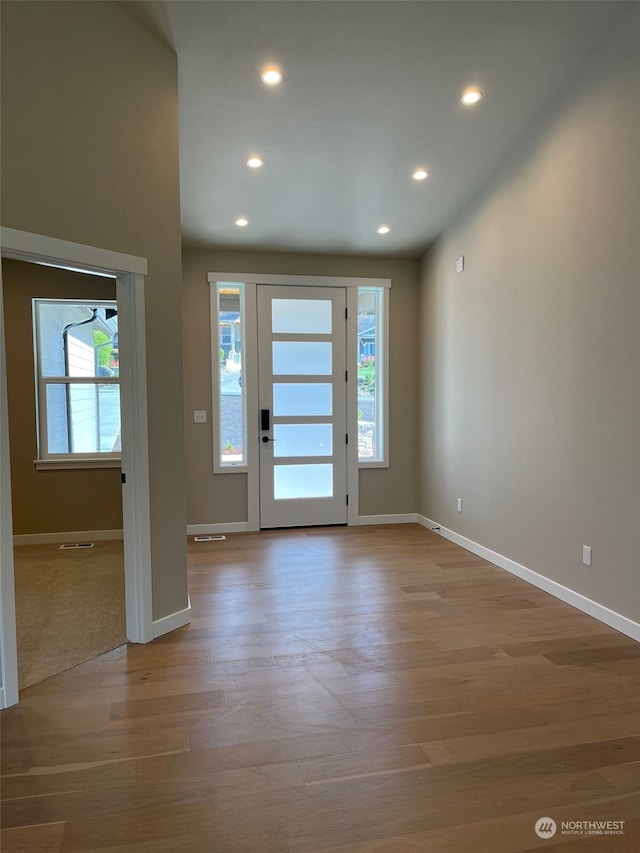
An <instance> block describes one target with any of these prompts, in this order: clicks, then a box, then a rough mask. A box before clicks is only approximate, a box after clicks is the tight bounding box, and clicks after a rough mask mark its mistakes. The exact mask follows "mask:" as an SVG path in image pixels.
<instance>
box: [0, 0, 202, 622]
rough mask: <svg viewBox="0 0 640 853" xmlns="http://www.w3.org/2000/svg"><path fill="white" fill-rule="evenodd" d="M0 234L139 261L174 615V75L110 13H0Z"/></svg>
mask: <svg viewBox="0 0 640 853" xmlns="http://www.w3.org/2000/svg"><path fill="white" fill-rule="evenodd" d="M2 119H3V121H2V223H3V225H5V226H8V227H11V228H18V229H22V230H25V231H33V232H35V233H39V234H45V235H48V236H52V237H57V238H60V239H64V240H71V241H74V242H77V243H85V244H88V245H91V246H99V247H101V248H105V249H110V250H114V251H118V252H125V253H127V254H131V255H138V256H142V257H145V258H147V259H148V262H149V275H148V277H147V283H146V321H147V361H148V403H149V417H150V448H149V462H150V471H151V496H150V497H151V533H152V576H153V616H154V618H155V619H158V618H160V617H162V616H165V615H168V614H169V613H173V612H175V611H178V610H181V609H183V608H184V607H185V606H186V604H187V580H186V545H185V524H186V512H185V506H186V500H185V494H186V486H185V470H184V418H183V383H182V324H181V286H180V276H181V271H180V263H181V259H180V210H179V180H178V103H177V62H176V57H175V55H174V54H173V53H171V51H169V50H168V49H167V48H166V47H164V46H163V45H161V44H160V43H159V42H157V41H156V40H155V39H154V38H153V36H151V35H150V34H149V33H148V32H147V31H146V30H145V29H144V28H143V27H142V26H141V25H140V24H138V23H137V22H136V21H134V20H133V19H132V18H131V17H130V16H129V15H127V14H126V13H125V12H124V11H123V10H122V9H120V8H119V7H118V6H117V5H116V4H115V3H111V2H95V3H73V2H70V3H65V2H61V3H59V2H32V3H3V4H2Z"/></svg>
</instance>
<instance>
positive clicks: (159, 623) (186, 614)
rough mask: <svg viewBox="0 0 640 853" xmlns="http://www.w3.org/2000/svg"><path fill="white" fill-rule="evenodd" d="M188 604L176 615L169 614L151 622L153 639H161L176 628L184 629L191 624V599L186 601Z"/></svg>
mask: <svg viewBox="0 0 640 853" xmlns="http://www.w3.org/2000/svg"><path fill="white" fill-rule="evenodd" d="M188 601H189V604H188V605H187V606H186V607H185V608H184V610H178V611H177V612H176V613H170V614H169V615H168V616H163V617H162V618H161V619H154V620H153V639H154V640H155V639H156V638H157V637H162V636H163V635H164V634H168V633H169V631H175V630H176V628H184V626H185V625H188V624H189V623H190V622H191V599H188Z"/></svg>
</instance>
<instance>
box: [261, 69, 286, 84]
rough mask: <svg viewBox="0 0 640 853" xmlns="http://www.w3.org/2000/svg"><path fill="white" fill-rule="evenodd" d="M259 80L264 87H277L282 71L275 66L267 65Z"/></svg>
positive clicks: (280, 81)
mask: <svg viewBox="0 0 640 853" xmlns="http://www.w3.org/2000/svg"><path fill="white" fill-rule="evenodd" d="M260 79H261V80H262V82H263V83H264V84H265V86H277V85H278V83H282V71H280V69H279V68H276V67H275V65H269V66H268V67H267V68H263V69H262V71H261V72H260Z"/></svg>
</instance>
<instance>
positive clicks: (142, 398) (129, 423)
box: [0, 227, 154, 707]
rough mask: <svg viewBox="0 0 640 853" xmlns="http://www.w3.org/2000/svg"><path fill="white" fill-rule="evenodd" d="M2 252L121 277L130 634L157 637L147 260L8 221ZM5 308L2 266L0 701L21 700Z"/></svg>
mask: <svg viewBox="0 0 640 853" xmlns="http://www.w3.org/2000/svg"><path fill="white" fill-rule="evenodd" d="M0 242H1V247H2V257H6V258H13V259H15V260H20V261H27V262H30V263H40V264H48V265H50V266H54V267H62V268H67V269H73V270H75V271H77V272H85V273H89V274H98V275H107V276H109V277H112V278H115V279H116V288H117V297H118V311H119V319H120V343H121V350H122V351H123V354H124V357H123V359H122V364H123V368H124V369H123V370H122V372H121V378H120V395H121V418H122V470H123V472H125V473H126V475H127V484H126V486H125V487H124V488H123V521H124V542H125V545H124V547H125V591H126V621H127V639H128V640H130V641H131V642H135V643H146V642H149V641H150V640H152V639H153V637H154V626H153V615H152V597H151V582H152V581H151V531H150V521H149V519H150V505H149V452H148V420H147V393H146V390H147V389H146V381H147V377H146V373H147V370H146V346H145V314H144V282H145V275H146V274H147V261H146V259H145V258H138V257H135V256H132V255H124V254H122V253H120V252H112V251H110V250H108V249H100V248H96V247H93V246H85V245H82V244H80V243H71V242H68V241H66V240H58V239H56V238H54V237H46V236H44V235H40V234H32V233H30V232H26V231H18V230H16V229H13V228H4V227H3V228H2V229H0ZM5 359H6V352H5V338H4V310H3V305H2V276H1V274H0V384H1V389H0V472H1V477H0V481H1V482H0V597H1V599H2V608H1V609H0V676H1V685H2V687H1V688H0V707H9V706H10V705H14V704H16V703H17V701H18V666H17V645H16V623H15V587H14V565H13V521H12V512H11V477H10V470H9V420H8V411H7V394H6V387H7V386H6V367H5V363H6V362H5Z"/></svg>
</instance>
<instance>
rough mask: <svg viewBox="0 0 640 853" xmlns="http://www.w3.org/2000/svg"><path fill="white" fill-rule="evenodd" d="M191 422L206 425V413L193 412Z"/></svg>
mask: <svg viewBox="0 0 640 853" xmlns="http://www.w3.org/2000/svg"><path fill="white" fill-rule="evenodd" d="M193 422H194V424H206V422H207V413H206V412H202V411H199V412H194V413H193Z"/></svg>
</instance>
